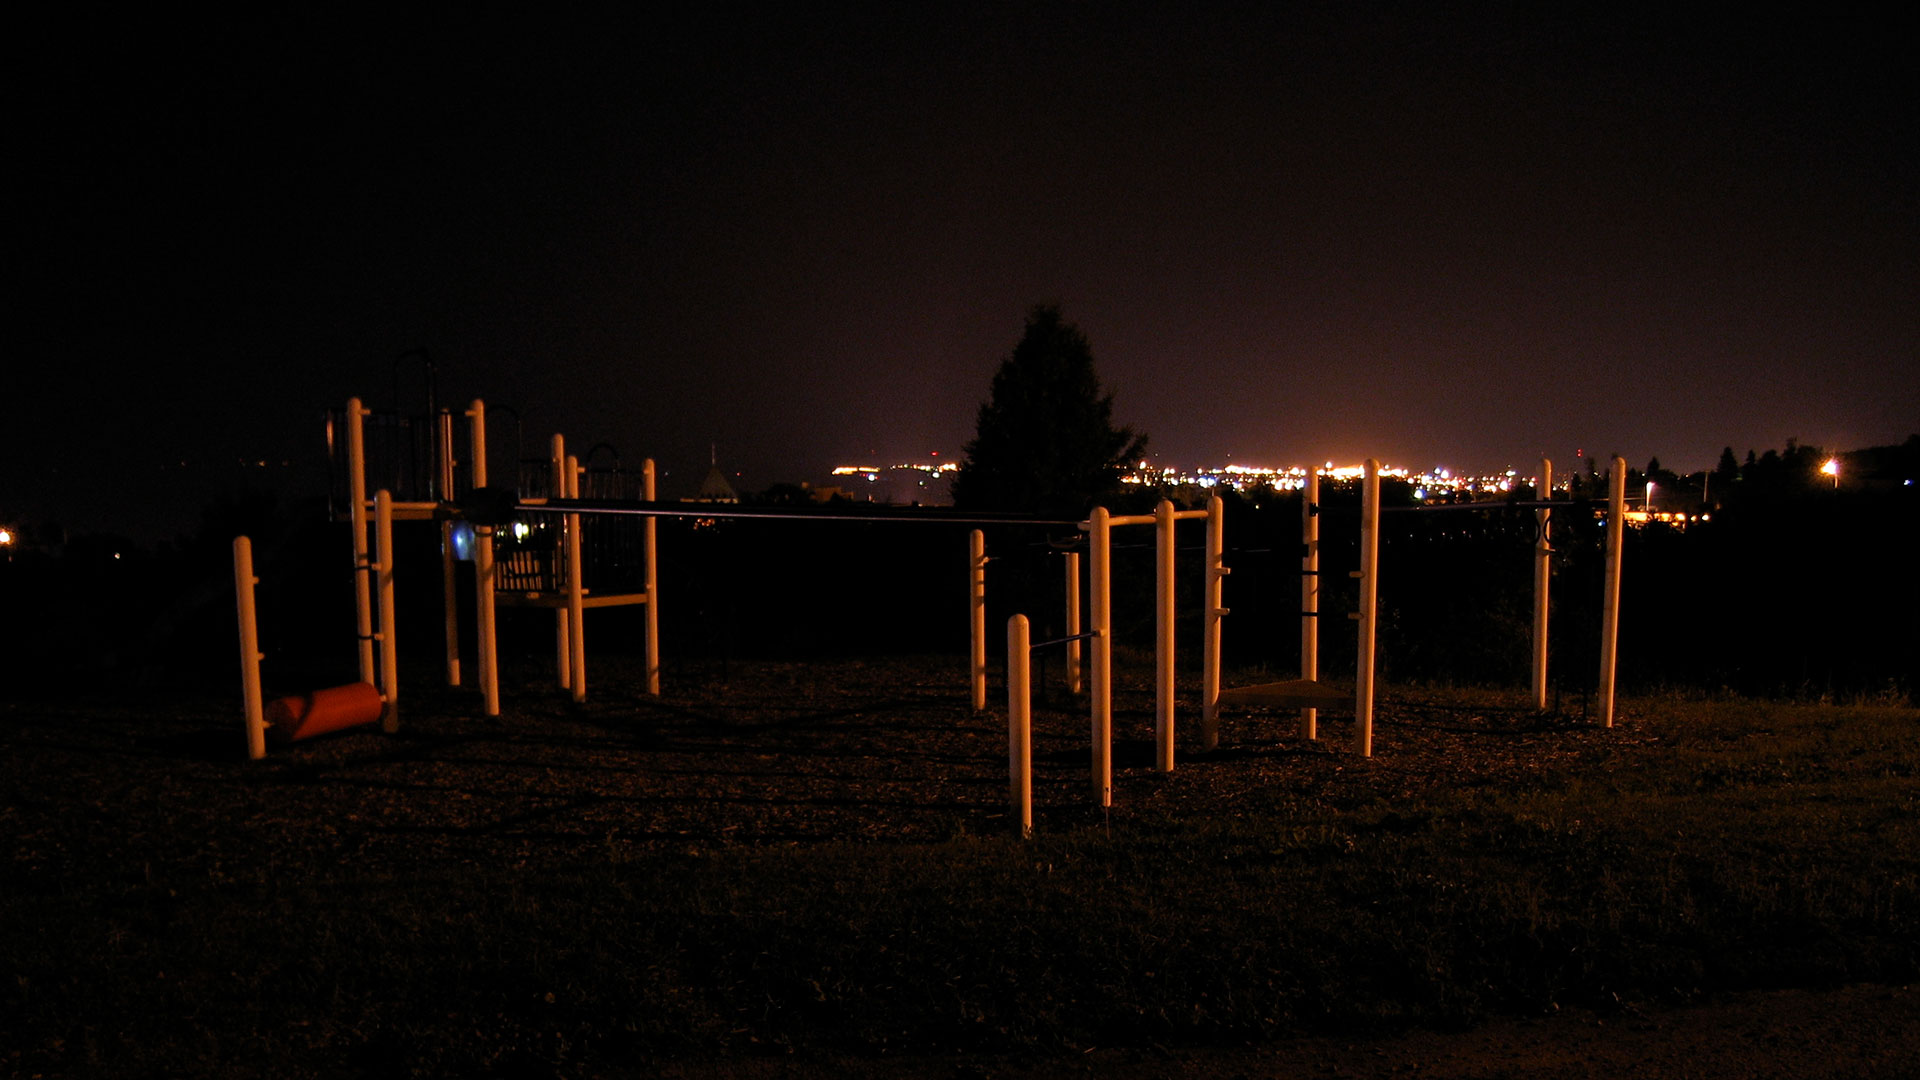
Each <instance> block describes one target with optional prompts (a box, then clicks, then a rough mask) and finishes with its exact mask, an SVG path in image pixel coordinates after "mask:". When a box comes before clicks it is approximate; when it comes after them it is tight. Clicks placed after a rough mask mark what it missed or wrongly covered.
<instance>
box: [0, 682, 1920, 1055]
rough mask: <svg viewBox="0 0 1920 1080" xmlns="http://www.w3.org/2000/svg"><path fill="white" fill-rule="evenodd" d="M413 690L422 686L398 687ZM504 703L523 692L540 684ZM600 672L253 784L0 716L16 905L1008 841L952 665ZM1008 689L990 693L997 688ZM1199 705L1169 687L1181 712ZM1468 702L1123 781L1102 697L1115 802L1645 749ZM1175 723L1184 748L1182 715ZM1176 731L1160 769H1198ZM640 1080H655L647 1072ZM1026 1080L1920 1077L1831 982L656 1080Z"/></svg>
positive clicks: (1874, 1017) (1244, 746)
mask: <svg viewBox="0 0 1920 1080" xmlns="http://www.w3.org/2000/svg"><path fill="white" fill-rule="evenodd" d="M420 674H421V677H420V678H417V679H415V680H414V681H413V682H412V683H411V684H410V685H414V686H420V685H423V684H428V683H430V681H431V679H430V676H428V674H427V673H424V672H423V673H420ZM511 674H512V675H513V676H514V677H513V678H510V679H509V680H508V685H510V686H519V687H537V686H540V685H541V684H540V680H541V678H542V677H543V674H542V673H541V672H538V671H533V670H529V671H521V672H515V673H511ZM632 676H633V673H632V672H631V671H628V670H622V669H621V668H620V667H619V665H618V664H616V663H612V662H609V663H607V664H605V665H603V666H599V667H597V668H596V671H595V672H594V676H593V677H594V679H595V682H594V687H593V689H594V694H593V696H592V700H591V701H590V702H589V703H588V704H586V705H585V706H576V705H574V704H573V703H572V702H571V701H570V700H568V699H567V698H566V697H564V696H562V695H560V694H559V693H557V692H556V691H554V690H553V689H552V688H551V686H550V676H548V685H547V687H546V688H544V689H517V690H510V691H509V692H508V695H507V698H506V708H505V715H504V716H502V717H500V718H498V719H491V720H490V719H485V718H481V717H478V716H477V715H475V714H476V712H477V699H476V698H475V696H474V695H473V694H472V693H471V691H444V690H423V691H421V692H419V693H417V694H415V696H414V698H413V699H411V700H408V701H406V702H405V703H403V704H404V708H403V714H402V715H403V727H402V730H401V732H400V734H398V735H395V736H384V735H381V734H379V732H378V730H377V729H362V730H359V731H356V732H351V733H346V734H342V735H339V736H335V737H330V738H326V739H322V740H316V741H313V742H310V743H303V744H300V745H298V746H294V747H284V746H273V747H271V748H270V752H269V757H268V758H267V759H266V760H265V761H262V762H248V761H246V760H245V759H244V758H245V755H244V741H243V738H242V734H241V725H240V721H239V717H238V715H237V709H236V707H235V705H234V704H233V703H232V702H230V701H228V700H226V699H224V698H208V699H205V700H197V701H177V700H166V699H163V698H159V697H157V696H156V695H142V694H137V693H131V692H115V691H113V690H111V689H110V688H109V689H108V690H106V691H104V692H102V693H101V694H99V695H96V696H83V697H78V698H69V699H64V700H58V701H37V702H8V703H4V704H0V851H4V858H5V860H6V863H5V866H4V875H5V878H6V879H7V880H8V881H11V882H13V883H15V885H16V886H17V887H24V888H32V889H37V890H67V889H75V890H78V889H85V888H86V887H87V885H88V882H90V881H99V880H112V879H121V878H124V877H125V876H126V875H139V874H141V873H143V872H145V873H151V872H152V868H153V867H155V866H166V867H170V868H174V869H182V870H191V871H193V872H196V873H198V872H204V873H206V874H208V875H211V876H212V877H214V878H216V879H217V878H218V877H219V876H220V875H221V874H222V873H233V874H254V873H259V872H260V868H262V867H270V868H271V869H272V872H273V873H275V874H299V873H301V872H303V870H307V869H314V868H319V867H338V866H339V865H342V864H351V865H353V866H355V867H357V868H362V869H364V870H365V871H367V872H369V873H377V872H380V871H382V870H383V869H391V870H394V871H407V870H418V869H422V868H433V867H440V868H447V867H458V866H461V865H490V866H501V865H509V866H534V867H537V866H540V865H546V864H552V865H561V864H565V863H569V862H573V861H577V860H579V859H581V858H583V857H585V858H604V857H608V856H613V857H631V858H643V857H646V856H649V855H655V854H686V853H689V852H693V853H698V852H701V851H706V850H712V849H716V848H751V847H757V846H769V845H804V844H809V843H819V842H825V841H852V842H868V843H887V844H894V843H912V842H926V841H938V840H942V839H946V838H950V837H953V836H956V835H964V834H973V835H1004V834H1005V833H1006V832H1007V831H1008V830H1009V823H1010V818H1009V816H1008V811H1007V807H1006V799H1007V794H1006V793H1007V776H1006V756H1005V755H1006V735H1005V730H1004V728H1003V727H1002V724H1003V721H1002V720H1001V719H1000V716H1001V715H1002V714H1001V713H1000V712H999V710H1000V709H1001V708H1002V707H1003V703H1002V702H1001V701H999V700H994V701H991V702H990V707H991V709H992V710H993V711H990V712H989V713H986V714H978V715H976V714H974V713H973V712H972V711H971V710H970V709H969V708H968V707H967V700H966V684H965V681H964V676H963V672H962V668H961V662H959V661H956V660H953V659H952V658H937V659H933V660H927V659H917V660H890V661H845V662H834V663H820V664H804V663H786V664H777V663H769V664H753V665H745V664H734V665H731V666H730V667H728V668H726V669H725V670H722V669H720V668H718V667H713V668H706V669H701V668H694V667H686V668H682V669H679V670H677V671H676V672H674V677H673V678H672V679H671V680H670V686H669V694H668V695H667V696H666V697H664V698H662V699H651V698H647V697H645V696H644V695H641V694H639V693H638V692H637V691H636V683H635V681H634V679H633V677H632ZM1001 693H1003V691H1001V690H1000V689H999V688H998V687H997V686H996V688H995V694H996V696H997V695H999V694H1001ZM1195 696H1196V695H1195V694H1193V693H1191V692H1189V693H1188V694H1187V695H1186V697H1185V699H1184V700H1185V701H1186V702H1189V703H1190V702H1191V701H1192V700H1193V699H1194V697H1195ZM1481 700H1482V702H1483V704H1481V705H1479V706H1476V707H1472V708H1469V707H1466V706H1464V705H1462V704H1460V700H1459V699H1455V698H1453V697H1450V696H1449V695H1448V694H1446V693H1444V692H1441V691H1422V692H1417V693H1415V692H1408V693H1403V694H1398V695H1395V696H1394V697H1392V698H1390V699H1389V700H1388V701H1387V702H1386V703H1385V704H1384V705H1383V707H1382V709H1381V712H1380V715H1379V719H1378V728H1377V734H1376V742H1375V757H1374V758H1372V759H1371V760H1362V759H1358V758H1356V757H1354V756H1352V754H1351V753H1350V751H1349V742H1350V735H1351V726H1350V723H1349V722H1348V721H1346V720H1344V719H1342V718H1339V717H1331V718H1325V719H1323V720H1322V728H1321V736H1322V737H1321V739H1320V741H1318V742H1316V743H1308V742H1305V741H1303V740H1301V739H1299V738H1298V737H1297V735H1296V733H1295V724H1296V721H1295V719H1294V717H1293V716H1292V715H1286V716H1279V715H1242V716H1237V717H1230V718H1229V720H1228V723H1227V725H1226V727H1225V729H1224V730H1225V738H1224V740H1223V744H1224V746H1225V749H1223V750H1222V751H1220V752H1218V753H1216V754H1213V755H1204V756H1203V755H1199V754H1197V753H1184V752H1183V755H1182V763H1181V765H1180V767H1179V768H1178V769H1176V771H1175V772H1174V773H1172V774H1170V775H1161V774H1156V773H1154V772H1152V771H1151V770H1150V769H1149V768H1148V764H1149V758H1148V750H1149V748H1150V745H1151V725H1152V718H1151V708H1152V699H1151V693H1150V689H1149V688H1148V687H1146V686H1145V685H1144V684H1142V683H1133V684H1130V685H1126V686H1123V687H1122V691H1121V693H1120V694H1119V695H1118V701H1117V709H1118V713H1119V715H1118V717H1117V722H1116V735H1117V738H1118V739H1119V743H1118V745H1117V748H1116V770H1115V791H1114V807H1113V809H1112V811H1111V816H1110V817H1108V818H1106V820H1108V821H1110V822H1111V823H1112V824H1113V825H1114V826H1115V827H1123V826H1124V823H1125V820H1126V818H1127V817H1128V816H1129V815H1132V814H1138V813H1142V812H1144V811H1147V810H1153V811H1156V812H1159V811H1164V812H1170V813H1173V814H1176V815H1204V814H1210V813H1232V812H1233V808H1234V805H1235V802H1236V799H1237V798H1238V797H1239V796H1240V795H1242V794H1244V793H1246V792H1248V791H1252V790H1255V789H1257V788H1262V787H1268V786H1271V785H1289V786H1290V788H1291V789H1292V790H1295V791H1298V792H1301V793H1303V794H1306V795H1309V796H1310V797H1311V798H1313V799H1315V800H1317V801H1320V802H1322V803H1323V804H1325V805H1328V806H1331V807H1335V808H1339V807H1343V806H1356V805H1361V804H1363V803H1366V802H1369V801H1372V800H1374V799H1376V798H1379V797H1392V796H1394V795H1402V794H1407V793H1411V792H1413V791H1416V790H1419V789H1422V788H1425V787H1427V786H1429V785H1434V784H1440V783H1447V784H1463V783H1467V784H1472V783H1489V784H1494V783H1504V782H1510V781H1512V780H1515V779H1518V778H1521V777H1524V776H1526V775H1527V774H1529V773H1531V772H1535V771H1538V770H1540V769H1542V768H1545V767H1548V766H1549V765H1554V764H1569V763H1571V764H1577V765H1578V766H1579V767H1580V768H1582V769H1590V770H1596V771H1604V770H1606V769H1608V768H1611V767H1613V766H1614V765H1615V764H1616V763H1618V762H1621V761H1623V760H1625V759H1626V756H1627V755H1631V754H1633V753H1635V752H1636V751H1637V750H1639V749H1644V748H1645V747H1647V746H1648V745H1650V744H1652V743H1655V742H1657V740H1658V733H1657V731H1656V730H1654V728H1653V727H1652V726H1651V725H1645V724H1641V723H1639V722H1637V721H1636V718H1635V716H1634V714H1633V712H1632V711H1631V709H1629V710H1628V711H1627V712H1626V713H1625V714H1624V715H1623V717H1622V720H1621V723H1620V724H1619V725H1618V726H1616V727H1615V728H1614V729H1612V730H1611V731H1601V730H1599V729H1597V728H1595V727H1593V726H1592V725H1590V724H1586V723H1583V722H1581V721H1580V719H1579V718H1578V716H1573V717H1561V718H1549V719H1537V718H1535V717H1533V716H1531V715H1530V714H1529V713H1528V712H1527V710H1525V709H1524V708H1523V707H1522V705H1521V703H1520V701H1519V700H1518V698H1517V697H1516V698H1515V699H1514V701H1513V703H1512V706H1511V707H1510V708H1509V707H1506V706H1501V707H1498V708H1489V707H1487V706H1485V705H1484V698H1482V699H1481ZM1182 722H1183V723H1184V724H1187V725H1189V726H1190V727H1193V726H1197V719H1196V718H1195V717H1193V716H1192V714H1191V709H1188V710H1187V711H1186V712H1185V713H1184V714H1183V719H1182ZM1086 732H1087V718H1086V716H1085V714H1084V712H1083V711H1082V708H1081V707H1080V706H1078V705H1073V704H1072V703H1070V702H1068V701H1067V700H1066V698H1065V697H1064V695H1063V694H1060V693H1059V692H1058V691H1056V692H1055V695H1054V700H1053V703H1052V707H1043V708H1042V709H1041V710H1040V711H1039V717H1038V723H1037V730H1036V735H1035V748H1034V750H1035V761H1036V775H1035V797H1036V802H1037V804H1038V806H1039V809H1038V811H1037V813H1036V828H1037V830H1040V831H1045V830H1048V829H1068V828H1079V827H1086V826H1088V825H1091V824H1099V823H1100V822H1101V821H1102V819H1103V815H1101V814H1099V813H1098V812H1097V811H1095V810H1094V809H1092V808H1091V807H1090V805H1089V802H1090V800H1089V798H1088V789H1089V782H1088V775H1087V734H1086ZM1188 734H1190V733H1183V735H1182V748H1183V751H1186V750H1189V749H1193V747H1191V746H1190V745H1189V741H1188ZM663 1068H664V1067H663ZM830 1073H831V1074H836V1075H843V1076H880V1075H888V1076H909V1077H936V1076H938V1077H944V1076H953V1077H974V1076H1012V1077H1042V1076H1056V1075H1081V1074H1099V1075H1104V1076H1108V1077H1116V1078H1124V1080H1133V1078H1145V1077H1158V1076H1217V1077H1227V1076H1249V1077H1252V1076H1359V1077H1371V1076H1436V1077H1457V1078H1467V1077H1473V1078H1492V1077H1548V1076H1555V1077H1559V1076H1619V1075H1629V1074H1631V1075H1635V1076H1639V1077H1652V1078H1661V1077H1701V1078H1707V1077H1737V1076H1739V1077H1744V1076H1805V1077H1842V1076H1888V1077H1892V1076H1912V1075H1920V991H1916V990H1915V989H1914V988H1906V987H1883V986H1856V987H1841V988H1835V989H1829V990H1824V991H1807V990H1789V991H1772V992H1753V993H1746V994H1737V995H1727V996H1724V997H1722V998H1720V999H1718V1000H1713V1001H1709V1002H1706V1003H1703V1004H1700V1005H1697V1006H1695V1007H1691V1008H1686V1009H1678V1010H1672V1011H1662V1012H1658V1013H1641V1012H1636V1011H1633V1010H1630V1009H1629V1010H1623V1011H1621V1012H1620V1013H1617V1014H1614V1015H1611V1016H1599V1015H1595V1014H1591V1013H1579V1012H1572V1011H1569V1012H1566V1013H1560V1014H1556V1015H1552V1016H1547V1017H1540V1018H1533V1019H1525V1020H1502V1021H1496V1022H1491V1023H1487V1024H1484V1025H1482V1026H1480V1027H1478V1028H1476V1029H1474V1030H1471V1031H1466V1032H1455V1033H1442V1032H1412V1033H1407V1034H1402V1035H1398V1036H1394V1037H1390V1038H1385V1039H1379V1040H1370V1041H1367V1042H1365V1043H1363V1044H1362V1043H1355V1042H1352V1041H1348V1040H1337V1039H1302V1040H1294V1041H1289V1042H1282V1043H1277V1044H1272V1045H1266V1046H1261V1047H1256V1048H1247V1049H1211V1050H1204V1051H1196V1050H1184V1049H1178V1048H1172V1049H1168V1050H1165V1051H1156V1052H1141V1051H1131V1050H1107V1049H1102V1048H1093V1049H1091V1050H1089V1051H1087V1052H1086V1053H1084V1054H1081V1055H1078V1056H1077V1057H1074V1058H1071V1059H1047V1060H1025V1059H1008V1060H1001V1061H985V1060H964V1061H963V1060H948V1059H940V1060H934V1059H920V1060H913V1061H892V1062H889V1061H884V1060H879V1061H872V1060H857V1061H856V1060H831V1061H811V1062H801V1061H795V1060H791V1059H787V1060H767V1061H764V1062H756V1061H740V1060H728V1061H724V1062H714V1063H709V1064H704V1065H703V1064H700V1063H690V1062H682V1063H678V1064H676V1065H674V1066H672V1067H671V1068H664V1071H663V1072H662V1073H661V1075H666V1076H683V1077H717V1076H769V1077H770V1076H783V1075H807V1074H811V1075H827V1074H830Z"/></svg>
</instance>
